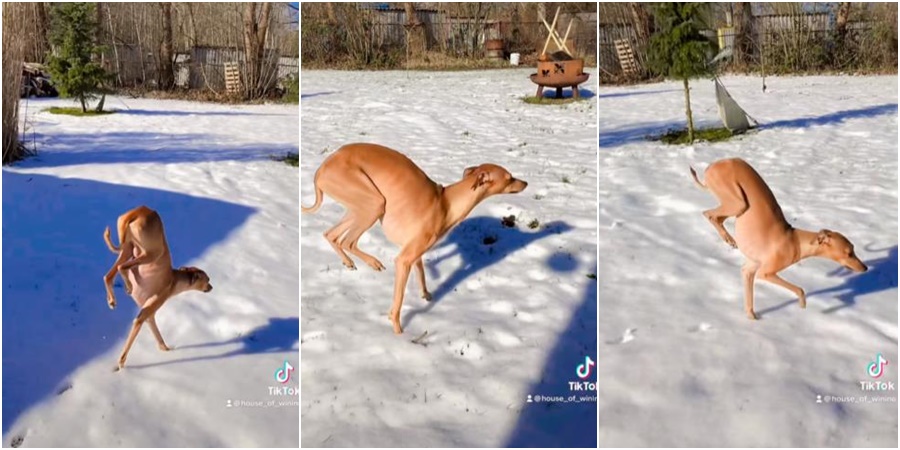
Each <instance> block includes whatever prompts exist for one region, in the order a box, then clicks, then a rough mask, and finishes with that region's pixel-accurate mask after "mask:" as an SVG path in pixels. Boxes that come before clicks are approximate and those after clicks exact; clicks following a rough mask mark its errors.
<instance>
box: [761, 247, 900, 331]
mask: <svg viewBox="0 0 900 450" xmlns="http://www.w3.org/2000/svg"><path fill="white" fill-rule="evenodd" d="M866 250H867V251H870V252H883V251H885V250H887V251H888V253H887V255H885V256H883V257H881V258H877V259H873V260H870V261H866V265H867V266H869V270H868V271H866V272H865V273H861V274H852V272H850V271H849V270H847V269H845V268H843V267H839V268H837V269H835V270H832V271H831V272H829V273H828V276H831V277H846V278H844V282H843V283H841V284H839V285H837V286H833V287H830V288H826V289H820V290H818V291H813V292H808V293H807V294H806V297H807V302H808V301H809V299H810V298H811V297H813V296H819V295H821V296H825V295H827V294H834V298H836V299H838V300H839V301H840V303H839V304H837V305H835V306H831V307H829V308H826V309H824V310H823V311H822V313H824V314H831V313H834V312H837V311H840V310H842V309H844V308H849V307H852V306H855V305H856V302H857V300H858V299H859V297H861V296H863V295H867V294H873V293H876V292H881V291H885V290H888V289H896V288H897V246H896V245H895V246H894V247H892V248H889V249H888V248H884V249H879V250H869V249H868V248H866ZM848 274H851V275H852V276H849V277H847V275H848ZM795 303H797V299H791V300H789V301H786V302H783V303H781V304H779V305H775V306H772V307H770V308H766V309H764V310H761V311H759V315H760V316H762V315H765V314H768V313H770V312H774V311H777V310H779V309H782V308H785V307H788V306H790V305H792V304H795Z"/></svg>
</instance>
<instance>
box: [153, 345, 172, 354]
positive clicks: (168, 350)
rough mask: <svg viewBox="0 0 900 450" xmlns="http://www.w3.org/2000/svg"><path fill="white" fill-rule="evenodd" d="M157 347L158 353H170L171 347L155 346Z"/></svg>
mask: <svg viewBox="0 0 900 450" xmlns="http://www.w3.org/2000/svg"><path fill="white" fill-rule="evenodd" d="M157 347H159V351H161V352H170V351H172V347H169V346H168V345H157Z"/></svg>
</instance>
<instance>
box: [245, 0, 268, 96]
mask: <svg viewBox="0 0 900 450" xmlns="http://www.w3.org/2000/svg"><path fill="white" fill-rule="evenodd" d="M257 5H258V4H257V3H246V4H245V5H244V56H245V58H246V61H247V64H246V70H245V72H246V75H245V77H244V80H245V83H246V86H244V92H245V96H246V97H247V98H258V97H260V96H261V95H262V94H264V93H265V92H264V91H265V88H266V86H264V85H263V84H262V83H261V81H262V69H263V67H262V63H263V53H264V50H265V45H266V33H267V32H268V28H269V12H270V11H271V9H272V4H271V3H268V2H266V3H263V4H262V5H261V8H260V13H259V18H258V19H257V17H256V7H257Z"/></svg>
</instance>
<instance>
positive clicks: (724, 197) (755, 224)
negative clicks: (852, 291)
mask: <svg viewBox="0 0 900 450" xmlns="http://www.w3.org/2000/svg"><path fill="white" fill-rule="evenodd" d="M691 176H693V178H694V182H695V183H697V186H700V187H701V188H703V189H707V190H709V191H710V192H712V193H713V195H715V196H716V198H717V199H719V203H721V204H720V205H719V207H718V208H715V209H710V210H708V211H704V212H703V215H704V216H706V218H707V219H709V222H710V223H711V224H712V225H713V227H715V229H716V231H718V233H719V236H721V237H722V240H724V241H725V242H726V243H727V244H728V245H730V246H732V247H736V248H737V249H739V250H740V251H741V253H743V254H744V256H746V257H747V262H746V263H745V264H744V266H743V268H742V269H741V274H742V276H743V280H744V310H745V311H746V313H747V317H749V318H750V319H756V318H757V316H756V313H755V312H754V311H753V282H754V279H755V278H760V279H762V280H765V281H768V282H770V283H773V284H776V285H778V286H781V287H783V288H786V289H787V290H789V291H791V292H793V293H794V295H796V296H797V298H798V299H799V300H800V307H801V308H806V293H804V292H803V289H801V288H800V287H798V286H796V285H793V284H791V283H788V282H787V281H785V280H784V279H783V278H781V277H780V276H778V272H780V271H782V270H784V269H785V268H787V267H789V266H791V265H793V264H794V263H796V262H797V261H800V260H801V259H804V258H808V257H810V256H818V257H821V258H828V259H830V260H832V261H835V262H837V263H838V264H840V265H842V266H844V267H846V268H848V269H850V270H852V271H854V272H865V271H866V270H868V268H867V267H866V265H865V264H863V263H862V261H860V260H859V258H857V257H856V254H855V253H854V252H853V244H851V243H850V241H849V240H847V238H845V237H844V236H843V235H842V234H840V233H838V232H836V231H830V230H820V231H819V232H814V231H806V230H800V229H796V228H794V227H792V226H791V225H790V224H789V223H788V222H787V220H785V218H784V214H783V213H782V212H781V207H780V206H779V205H778V202H777V201H776V200H775V195H774V194H773V193H772V191H771V190H770V189H769V186H768V185H766V182H765V181H763V179H762V177H761V176H759V174H758V173H756V171H755V170H753V167H751V166H750V164H747V162H746V161H744V160H742V159H737V158H735V159H723V160H720V161H716V162H714V163H713V164H711V165H710V166H709V167H708V168H707V169H706V173H705V175H704V178H705V181H706V184H705V185H704V184H703V183H701V182H700V180H699V179H698V178H697V172H695V171H694V168H693V167H691ZM729 217H735V218H736V220H735V225H734V237H733V238H732V237H731V235H730V234H728V231H727V230H725V227H724V226H723V225H722V224H723V223H724V222H725V219H727V218H729Z"/></svg>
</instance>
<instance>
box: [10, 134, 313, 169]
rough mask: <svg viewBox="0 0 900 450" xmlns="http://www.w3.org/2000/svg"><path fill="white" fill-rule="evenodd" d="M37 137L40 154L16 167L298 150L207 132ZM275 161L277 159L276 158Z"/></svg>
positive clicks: (226, 157) (247, 156) (254, 156)
mask: <svg viewBox="0 0 900 450" xmlns="http://www.w3.org/2000/svg"><path fill="white" fill-rule="evenodd" d="M24 138H25V140H26V141H31V140H32V139H34V141H35V142H36V145H37V148H38V154H37V156H34V157H31V158H27V159H25V160H23V161H21V162H18V163H16V165H15V166H16V167H61V166H70V165H79V164H110V163H173V164H175V163H182V162H205V161H259V160H267V159H270V158H271V157H272V156H276V155H284V154H286V153H288V152H297V151H298V150H297V149H298V147H297V146H296V145H293V144H291V145H287V144H285V145H274V146H273V144H240V145H233V144H221V143H218V142H216V140H217V139H219V138H217V137H212V136H208V135H204V134H161V133H151V132H115V133H101V134H96V133H53V134H42V133H35V134H33V135H32V134H30V133H28V134H26V135H25V136H24ZM273 164H275V162H274V161H273Z"/></svg>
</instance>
